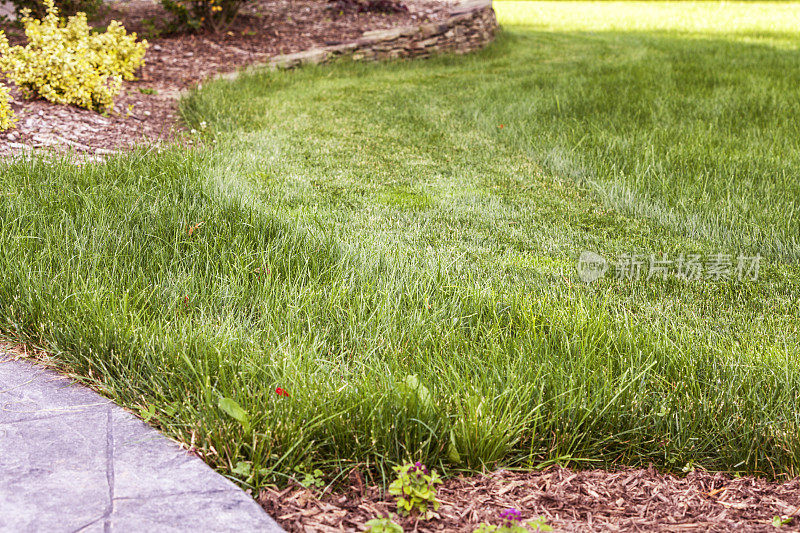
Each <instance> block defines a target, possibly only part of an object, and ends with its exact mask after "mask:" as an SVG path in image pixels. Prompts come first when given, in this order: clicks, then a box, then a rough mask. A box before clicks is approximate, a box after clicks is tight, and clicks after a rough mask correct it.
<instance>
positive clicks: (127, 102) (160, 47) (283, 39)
mask: <svg viewBox="0 0 800 533" xmlns="http://www.w3.org/2000/svg"><path fill="white" fill-rule="evenodd" d="M405 4H406V5H407V7H408V11H407V12H399V13H380V12H357V11H341V10H336V9H335V8H333V5H332V4H331V3H329V2H327V1H326V0H257V1H256V2H253V3H251V4H248V5H247V7H246V9H243V12H242V14H241V15H240V16H239V17H237V19H236V21H235V22H234V24H233V25H231V27H230V28H229V29H228V30H227V31H226V32H221V33H219V34H216V35H211V34H201V35H190V34H180V35H166V36H160V35H159V36H157V37H153V36H152V34H153V32H154V31H158V30H155V29H154V26H153V25H154V24H155V23H156V22H157V21H161V20H165V19H166V14H165V12H164V10H163V9H162V8H161V6H160V4H158V3H157V2H155V1H153V0H129V1H126V2H117V3H115V4H110V5H111V6H112V7H109V8H108V9H107V10H106V13H104V14H103V16H102V18H101V19H99V20H97V21H96V22H95V23H94V24H96V25H102V24H104V23H107V22H108V21H109V20H120V21H121V22H122V23H123V24H124V25H125V27H126V28H127V29H128V30H129V31H136V32H137V33H138V34H139V36H140V37H146V38H147V39H148V41H149V42H150V48H149V50H148V51H147V56H146V57H145V66H144V67H143V68H142V69H141V72H140V74H139V80H137V81H134V82H129V83H125V84H124V85H123V91H122V93H121V94H120V95H119V96H118V97H117V99H116V101H115V106H114V110H113V111H111V112H109V113H106V114H104V115H101V114H99V113H96V112H92V111H88V110H85V109H79V108H77V107H72V106H59V105H54V104H51V103H50V102H47V101H44V100H40V99H33V100H27V99H25V98H23V97H22V94H21V93H20V92H19V91H18V90H16V88H14V87H13V84H11V83H9V82H6V84H7V85H8V86H9V87H10V88H11V89H12V97H13V101H12V102H11V107H12V108H13V109H14V111H15V113H16V115H17V117H18V119H19V121H18V123H17V125H16V127H15V128H13V129H10V130H8V131H7V132H3V133H0V157H2V156H8V155H12V154H19V153H24V152H26V151H27V150H30V149H31V148H49V149H55V150H57V151H64V150H68V151H75V152H78V153H82V154H86V155H88V156H89V157H90V158H100V157H103V156H105V155H107V154H109V153H113V152H116V151H119V150H121V149H125V148H128V147H132V146H135V145H137V144H140V143H147V142H160V141H164V140H168V139H170V138H172V137H174V136H176V135H177V134H179V133H180V132H181V130H182V127H181V125H180V123H179V122H178V120H177V116H176V103H177V98H178V96H179V95H180V94H181V92H182V91H184V90H186V89H187V88H189V87H191V86H193V85H195V84H196V83H198V82H200V81H202V80H204V79H206V78H208V77H210V76H212V75H215V74H218V73H224V72H231V71H234V70H236V69H237V68H239V67H243V66H247V65H251V64H254V63H262V62H265V61H266V60H267V59H269V58H270V57H272V56H275V55H279V54H286V53H293V52H299V51H301V50H306V49H309V48H313V47H316V46H325V45H331V44H339V43H341V42H347V41H351V40H354V39H357V38H358V37H360V36H361V35H362V33H363V32H365V31H369V30H377V29H388V28H392V27H396V26H403V25H408V24H414V23H421V22H427V21H435V20H440V19H441V18H443V17H444V16H445V15H446V13H447V9H448V2H446V1H434V0H412V1H409V2H405ZM0 30H5V31H6V33H7V34H8V36H9V40H11V41H12V43H15V44H19V43H21V42H22V35H21V33H20V31H19V29H18V28H15V27H14V26H11V25H6V26H2V25H0ZM0 80H1V78H0Z"/></svg>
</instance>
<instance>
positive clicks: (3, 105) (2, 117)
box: [0, 83, 17, 131]
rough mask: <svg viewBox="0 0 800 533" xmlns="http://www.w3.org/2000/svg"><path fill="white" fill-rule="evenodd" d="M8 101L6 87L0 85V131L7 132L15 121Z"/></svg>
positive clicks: (8, 96)
mask: <svg viewBox="0 0 800 533" xmlns="http://www.w3.org/2000/svg"><path fill="white" fill-rule="evenodd" d="M9 99H10V95H9V93H8V87H6V86H5V85H3V84H2V83H0V131H5V130H7V129H8V128H10V127H11V126H13V125H14V122H16V121H17V119H16V117H15V116H14V111H12V110H11V105H10V104H9V103H8V101H9Z"/></svg>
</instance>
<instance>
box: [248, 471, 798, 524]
mask: <svg viewBox="0 0 800 533" xmlns="http://www.w3.org/2000/svg"><path fill="white" fill-rule="evenodd" d="M349 480H350V485H351V486H350V489H349V490H347V491H346V492H342V493H323V494H318V493H315V492H314V491H312V490H308V489H305V488H303V487H300V486H297V485H295V486H292V487H288V488H285V489H283V490H278V489H270V488H267V489H264V490H262V492H261V494H260V496H259V502H260V503H261V504H262V506H263V507H264V508H265V509H266V510H267V512H269V513H270V514H271V515H272V516H273V517H274V518H275V519H276V520H277V521H278V523H280V524H281V526H283V527H284V528H285V529H286V530H287V531H289V532H292V533H294V532H304V533H310V532H319V533H323V532H334V531H363V530H364V524H365V523H366V522H367V521H368V520H371V519H373V518H375V517H377V516H387V515H389V514H390V513H392V512H393V511H394V510H395V505H394V504H393V503H391V502H393V501H394V499H393V497H392V496H389V495H383V494H381V491H380V490H379V489H378V487H376V486H370V487H365V484H364V479H363V477H362V476H361V474H360V473H359V472H358V471H353V472H351V473H350V476H349ZM439 499H440V501H441V502H442V505H441V507H440V508H439V511H438V515H439V517H438V518H434V519H432V520H430V521H416V520H413V519H401V518H399V517H397V516H396V515H394V514H392V517H393V518H394V519H395V520H396V521H397V522H398V523H399V524H401V525H402V526H403V528H404V530H405V531H421V532H426V531H437V532H438V531H463V532H472V531H474V529H475V528H476V527H477V525H478V524H480V523H481V522H489V523H493V524H498V523H500V519H499V516H500V512H502V511H503V510H505V509H509V508H513V509H517V510H519V511H521V512H522V516H523V519H524V520H531V519H536V518H538V517H540V516H542V517H544V518H545V519H546V520H547V523H548V524H549V525H550V526H552V527H553V529H554V530H556V531H674V532H678V531H681V532H689V531H714V532H716V531H719V532H722V531H776V527H775V526H774V525H773V520H775V518H776V517H778V520H782V521H783V522H784V523H783V524H782V525H781V529H783V530H785V531H798V530H800V518H798V514H800V479H794V480H791V481H788V482H785V483H775V482H768V481H765V480H762V479H758V478H753V477H742V478H736V479H732V478H730V477H727V476H724V475H722V474H710V473H707V472H704V471H700V470H696V471H694V472H691V473H689V474H688V475H687V476H686V477H684V478H678V477H675V476H672V475H667V474H662V473H659V472H657V471H656V470H654V469H652V468H650V469H624V470H619V471H616V472H609V471H605V470H585V471H573V470H570V469H566V468H560V467H552V468H550V469H547V470H545V471H543V472H532V473H517V472H509V471H504V470H500V471H497V472H494V473H491V474H489V475H484V476H471V477H457V478H454V479H450V480H448V481H446V482H445V483H444V484H443V485H442V486H441V488H440V489H439Z"/></svg>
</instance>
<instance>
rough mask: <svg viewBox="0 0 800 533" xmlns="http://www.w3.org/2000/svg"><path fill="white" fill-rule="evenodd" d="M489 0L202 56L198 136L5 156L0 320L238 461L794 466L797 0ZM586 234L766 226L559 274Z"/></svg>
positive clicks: (607, 239)
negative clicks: (441, 32) (444, 21)
mask: <svg viewBox="0 0 800 533" xmlns="http://www.w3.org/2000/svg"><path fill="white" fill-rule="evenodd" d="M496 9H497V12H498V15H499V18H500V20H501V23H503V24H504V26H505V27H504V30H503V31H502V32H501V34H500V35H499V37H498V39H497V42H496V43H495V44H494V45H492V46H491V47H489V48H488V49H487V50H485V51H483V52H481V53H478V54H475V55H471V56H468V57H441V58H437V59H434V60H427V61H417V62H402V61H401V62H395V63H388V64H352V63H346V62H343V63H340V64H336V65H333V66H323V67H315V68H304V69H300V70H297V71H292V72H275V73H263V74H257V75H252V76H247V77H243V78H241V79H239V80H237V81H235V82H213V83H208V84H206V85H204V87H203V89H202V90H201V91H199V92H197V93H194V94H192V95H190V96H189V97H188V98H186V99H185V100H184V102H183V106H182V110H183V113H184V116H185V117H186V119H187V120H188V122H189V123H190V124H191V125H193V126H194V127H195V128H197V129H203V133H202V136H203V138H204V139H205V143H204V144H205V146H204V147H202V148H197V149H194V150H190V151H185V150H179V149H174V150H167V151H165V152H163V153H159V154H156V153H153V152H145V151H142V152H140V153H137V154H133V155H131V156H126V157H120V158H117V159H113V160H111V161H109V162H107V163H105V164H97V165H90V166H84V167H81V168H77V167H73V166H70V165H68V164H65V163H47V162H43V161H33V162H27V163H26V162H19V163H15V164H13V165H10V166H7V167H5V168H2V169H0V170H2V176H1V177H0V191H2V192H0V272H1V273H2V277H0V331H3V332H5V334H6V335H7V336H8V337H11V338H14V339H20V340H25V341H28V342H31V343H33V344H36V345H39V346H42V347H44V348H46V349H47V350H49V351H50V352H52V354H53V355H54V356H55V358H56V359H57V360H58V361H59V362H60V363H61V364H62V365H63V367H64V368H66V369H69V370H70V371H72V372H74V373H75V374H77V375H79V376H82V378H83V379H85V380H86V381H87V382H91V383H94V384H95V385H97V386H99V387H102V389H103V390H105V391H106V392H107V394H108V395H109V396H110V397H112V398H114V399H116V400H118V401H120V402H121V403H123V404H124V405H127V406H129V407H131V408H133V409H142V410H143V411H147V410H148V409H150V410H152V412H153V413H154V414H153V416H152V418H151V419H150V421H151V422H152V423H155V424H157V425H158V426H160V427H161V428H162V429H163V430H164V431H165V432H167V433H168V434H170V435H172V436H174V437H176V438H179V439H181V440H183V441H186V442H190V441H194V442H195V445H196V446H197V447H198V448H199V449H200V451H201V452H203V453H204V456H205V458H206V460H207V461H208V462H209V463H210V464H212V465H214V466H216V467H218V468H219V469H221V470H222V471H223V472H226V473H228V474H231V475H234V476H235V477H236V478H238V479H239V480H241V481H242V482H243V483H244V484H246V485H251V486H258V485H259V484H261V483H263V482H266V481H270V480H273V479H276V478H278V479H280V478H281V477H282V476H286V475H297V474H296V470H295V469H299V470H309V469H312V468H315V467H319V468H321V469H322V470H323V471H325V472H326V475H327V476H328V481H332V480H335V478H336V476H337V475H339V474H338V473H340V472H342V470H340V468H343V467H346V466H348V465H352V464H354V463H362V464H365V465H367V466H368V467H369V468H371V469H372V471H373V472H375V473H376V475H377V476H378V477H379V478H380V476H383V475H384V474H385V473H386V471H387V470H386V469H387V467H388V466H389V465H391V464H394V463H396V462H399V461H403V460H405V459H408V458H413V459H419V460H423V461H425V462H426V463H427V464H429V465H434V466H436V467H437V468H440V469H443V470H445V471H446V472H450V471H452V470H453V469H457V468H469V469H479V468H481V467H482V466H483V465H487V466H490V467H491V466H495V465H504V466H510V467H517V468H532V467H539V466H542V465H545V464H550V463H553V462H559V463H562V464H573V465H581V466H593V465H611V464H631V465H642V464H647V463H650V462H652V463H654V464H656V465H658V466H660V467H663V468H667V469H672V470H674V471H677V472H680V470H681V469H683V468H686V467H691V466H696V467H703V468H707V469H712V470H722V471H727V472H738V473H759V474H766V475H768V476H781V475H785V474H789V475H797V474H799V473H800V403H799V400H798V391H799V390H800V359H799V358H798V356H800V349H798V346H799V345H800V321H799V320H798V316H800V304H799V303H798V292H800V267H799V266H798V258H800V239H799V238H798V235H800V126H798V124H799V122H798V120H797V119H798V116H800V23H799V22H800V4H787V3H781V4H770V5H765V4H751V3H741V4H739V3H725V4H716V3H689V2H686V3H682V2H681V3H641V4H640V3H628V2H623V3H610V2H609V3H602V4H596V5H595V4H590V3H571V2H554V3H538V2H520V3H514V2H499V3H497V4H496ZM201 123H205V127H204V128H201V126H202V125H203V124H201ZM198 223H202V225H200V226H198V227H197V229H195V230H193V231H192V232H191V234H190V232H189V230H188V229H189V228H190V227H194V226H195V225H196V224H198ZM584 250H594V251H596V252H599V253H600V254H602V255H604V256H605V257H608V258H614V257H617V256H618V255H620V254H624V253H638V254H646V255H649V254H651V253H652V254H669V256H670V257H675V256H677V255H678V254H681V253H683V254H691V253H696V254H702V255H703V256H706V257H708V256H711V255H712V254H715V253H726V254H731V255H732V256H734V257H736V256H737V255H739V254H744V255H747V256H752V255H755V254H761V256H762V258H761V263H760V265H761V270H760V275H759V278H758V280H757V281H751V280H744V281H739V280H738V279H736V278H735V277H734V278H732V279H730V280H727V281H726V280H723V281H711V280H707V279H702V280H682V279H678V278H676V277H674V276H672V277H668V278H667V279H664V280H662V279H657V278H653V279H649V280H646V279H639V280H633V281H632V280H617V279H614V278H613V277H612V276H606V277H605V278H603V279H601V280H600V281H597V282H595V283H592V284H586V283H583V282H582V281H580V279H579V277H578V273H577V271H576V268H575V266H576V261H577V258H578V256H579V254H580V253H581V252H582V251H584ZM276 387H281V388H283V389H285V390H287V391H288V392H289V397H288V398H287V397H283V396H279V395H277V394H276V393H275V389H276ZM223 398H225V399H232V400H234V401H235V402H237V404H238V405H240V406H241V408H242V412H239V411H237V410H236V409H233V408H231V407H230V406H229V404H230V402H228V401H227V400H226V401H223V402H222V406H223V407H225V406H227V409H224V410H223V409H221V408H220V399H223ZM243 413H246V416H245V415H244V414H243ZM231 415H233V416H231ZM237 418H238V420H237ZM238 463H243V464H239V467H238V468H235V472H234V467H236V465H237V464H238ZM248 469H249V472H248Z"/></svg>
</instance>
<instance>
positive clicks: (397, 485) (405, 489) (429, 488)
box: [389, 462, 442, 520]
mask: <svg viewBox="0 0 800 533" xmlns="http://www.w3.org/2000/svg"><path fill="white" fill-rule="evenodd" d="M394 471H395V472H397V479H396V480H394V481H393V482H392V484H391V485H389V494H391V495H393V496H397V511H398V512H399V513H400V514H401V515H403V516H409V515H411V514H417V515H418V516H419V517H420V518H421V519H422V520H427V519H428V518H431V516H433V512H434V511H436V510H437V509H438V508H439V500H437V499H436V485H438V484H441V482H442V480H441V479H440V478H439V476H438V475H436V472H435V471H431V472H428V469H427V468H426V467H425V465H424V464H422V463H420V462H416V463H414V464H411V463H408V464H405V465H402V466H396V467H395V468H394Z"/></svg>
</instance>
